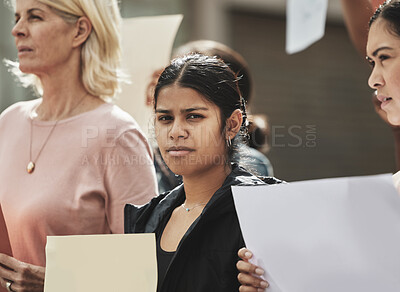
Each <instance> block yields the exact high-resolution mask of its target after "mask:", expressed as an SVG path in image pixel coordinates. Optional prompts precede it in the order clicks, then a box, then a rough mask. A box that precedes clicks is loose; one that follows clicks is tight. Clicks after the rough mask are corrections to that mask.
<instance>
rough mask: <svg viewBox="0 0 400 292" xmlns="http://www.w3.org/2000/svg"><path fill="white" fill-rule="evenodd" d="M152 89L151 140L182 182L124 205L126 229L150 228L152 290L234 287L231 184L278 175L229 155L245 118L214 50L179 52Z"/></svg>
mask: <svg viewBox="0 0 400 292" xmlns="http://www.w3.org/2000/svg"><path fill="white" fill-rule="evenodd" d="M154 97H155V100H154V110H155V114H156V117H155V131H156V138H157V142H158V146H159V148H160V152H161V154H162V156H163V159H164V160H165V162H166V164H167V165H168V167H169V168H170V169H171V170H172V171H173V172H174V173H176V174H179V175H181V176H182V178H183V184H182V185H180V186H178V187H176V188H175V189H173V190H172V191H170V192H167V193H164V194H162V195H160V196H158V197H156V198H154V199H153V200H152V201H151V202H150V203H148V204H147V205H144V206H141V207H136V206H134V205H127V206H126V207H125V232H126V233H143V232H146V233H147V232H154V233H155V234H156V241H157V258H158V291H191V292H196V291H219V292H223V291H229V292H231V291H237V290H238V288H239V282H238V280H237V270H236V262H237V259H238V258H237V255H236V253H237V250H238V249H239V248H241V247H243V246H244V240H243V237H242V233H241V230H240V227H239V222H238V218H237V214H236V211H235V207H234V203H233V198H232V193H231V186H232V185H238V184H245V185H260V184H266V183H268V184H273V183H277V182H279V181H278V180H276V179H274V178H269V179H268V180H266V181H265V182H264V181H262V180H260V179H258V178H257V177H255V176H253V175H252V174H250V173H249V172H247V171H245V170H244V169H243V168H240V167H239V166H237V165H235V164H233V165H231V163H230V158H231V155H232V141H233V140H234V139H238V138H237V137H236V136H238V133H239V132H240V130H241V128H242V129H243V128H244V127H245V125H246V113H245V108H244V105H243V102H242V98H241V96H240V94H239V90H238V87H237V80H236V77H235V74H234V73H233V72H232V70H231V69H230V68H229V67H228V66H227V65H226V64H225V63H223V62H222V61H221V60H219V59H217V58H214V57H207V56H203V55H199V54H195V55H189V56H184V57H181V58H177V59H175V60H173V61H172V63H171V64H170V65H169V66H168V67H167V68H166V69H165V70H164V71H163V73H162V74H161V76H160V78H159V80H158V83H157V86H156V89H155V95H154ZM235 137H236V138H235Z"/></svg>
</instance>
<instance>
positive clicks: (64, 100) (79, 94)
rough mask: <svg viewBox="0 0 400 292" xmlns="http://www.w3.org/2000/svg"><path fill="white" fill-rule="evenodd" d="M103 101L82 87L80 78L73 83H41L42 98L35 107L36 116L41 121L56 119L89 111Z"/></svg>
mask: <svg viewBox="0 0 400 292" xmlns="http://www.w3.org/2000/svg"><path fill="white" fill-rule="evenodd" d="M102 103H104V102H103V101H102V100H101V99H100V98H97V97H94V96H92V95H90V94H89V92H88V91H87V90H86V89H85V88H84V86H83V84H82V82H80V80H76V83H75V84H71V82H69V81H66V82H62V83H58V84H57V83H56V82H53V83H51V84H50V85H49V84H46V83H44V84H43V98H42V102H41V104H40V105H39V106H38V107H37V108H36V109H35V113H36V118H37V119H39V120H43V121H57V120H61V119H66V118H69V117H72V116H75V115H78V114H80V113H83V112H86V111H89V110H91V109H94V108H96V107H97V106H99V105H100V104H102Z"/></svg>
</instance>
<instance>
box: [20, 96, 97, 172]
mask: <svg viewBox="0 0 400 292" xmlns="http://www.w3.org/2000/svg"><path fill="white" fill-rule="evenodd" d="M88 94H89V92H86V93H85V95H84V96H83V97H82V98H81V100H80V101H79V102H78V103H77V104H76V105H75V106H74V108H73V109H72V110H71V111H70V114H73V113H74V111H75V110H76V109H77V108H78V106H79V105H80V104H81V103H82V101H83V100H84V99H85V97H86V96H87V95H88ZM36 108H37V107H36ZM35 110H36V109H34V110H33V111H35ZM33 111H32V113H33ZM32 113H31V114H30V119H31V138H30V144H29V163H28V165H27V167H26V171H27V172H28V173H29V174H31V173H33V172H34V171H35V168H36V162H37V160H38V159H39V156H40V154H41V153H42V150H43V148H44V146H46V144H47V141H49V139H50V136H51V134H53V131H54V129H55V128H56V126H57V124H58V122H59V121H60V120H61V119H62V118H63V117H61V118H60V119H58V120H57V121H56V122H55V123H54V126H53V127H52V128H51V130H50V132H49V134H48V135H47V137H46V139H45V140H44V143H43V145H42V147H41V148H40V150H39V152H38V154H37V155H36V158H35V159H33V160H32V140H33V116H32Z"/></svg>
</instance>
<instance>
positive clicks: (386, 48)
mask: <svg viewBox="0 0 400 292" xmlns="http://www.w3.org/2000/svg"><path fill="white" fill-rule="evenodd" d="M382 50H393V48H391V47H380V48H377V49H376V50H375V51H374V52H373V53H372V56H374V57H376V56H377V55H378V53H379V52H380V51H382Z"/></svg>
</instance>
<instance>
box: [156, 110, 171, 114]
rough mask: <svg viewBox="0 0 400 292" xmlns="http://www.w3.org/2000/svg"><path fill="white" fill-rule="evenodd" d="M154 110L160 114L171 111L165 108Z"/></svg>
mask: <svg viewBox="0 0 400 292" xmlns="http://www.w3.org/2000/svg"><path fill="white" fill-rule="evenodd" d="M155 112H156V113H160V114H169V113H171V111H170V110H166V109H156V110H155Z"/></svg>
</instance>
